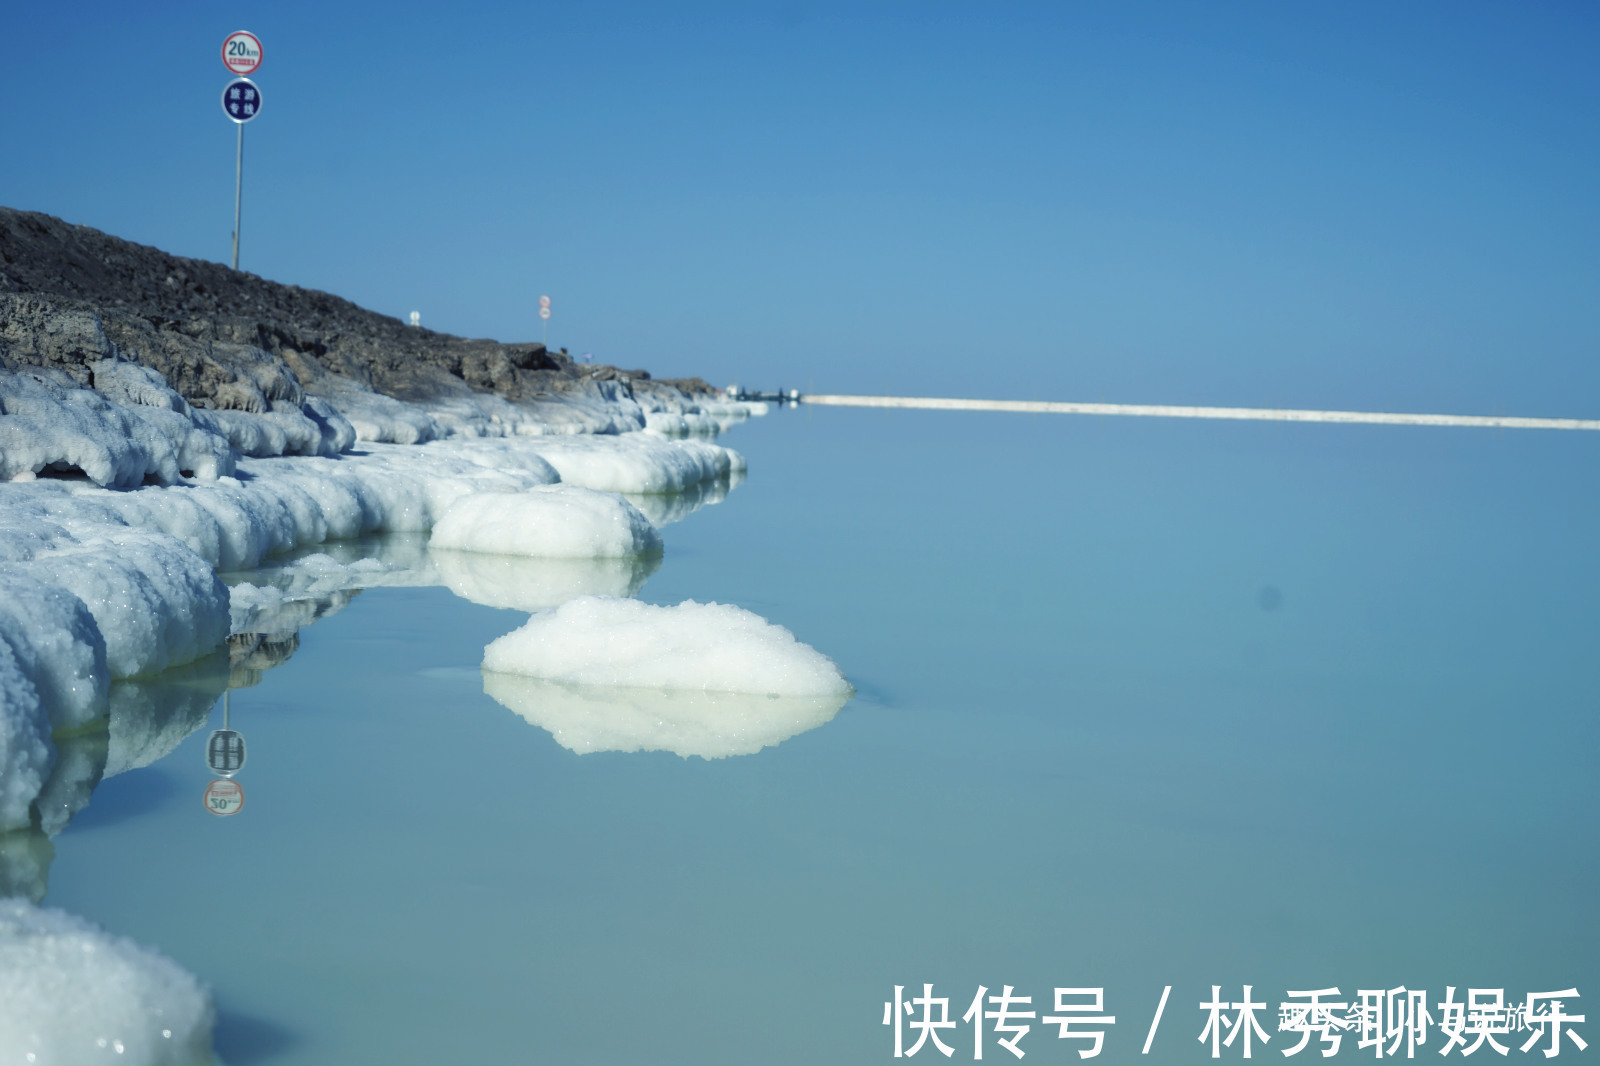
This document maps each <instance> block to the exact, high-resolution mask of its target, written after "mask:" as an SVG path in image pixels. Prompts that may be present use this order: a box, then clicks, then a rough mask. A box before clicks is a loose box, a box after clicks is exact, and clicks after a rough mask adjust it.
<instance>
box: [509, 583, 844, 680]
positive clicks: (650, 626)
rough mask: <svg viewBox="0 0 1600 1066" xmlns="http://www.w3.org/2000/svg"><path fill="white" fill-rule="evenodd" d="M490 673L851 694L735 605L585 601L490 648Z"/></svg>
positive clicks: (828, 667) (802, 650)
mask: <svg viewBox="0 0 1600 1066" xmlns="http://www.w3.org/2000/svg"><path fill="white" fill-rule="evenodd" d="M483 668H484V669H485V670H490V671H494V672H496V673H510V674H521V675H524V676H526V677H537V678H542V679H543V680H546V681H557V682H562V683H564V684H571V685H605V686H613V687H627V688H650V689H658V690H659V689H674V690H681V691H687V692H745V693H753V694H755V695H758V696H766V695H769V694H770V695H777V696H840V695H843V696H848V695H850V693H851V692H852V691H853V690H852V689H851V687H850V683H849V682H848V681H846V680H845V679H844V675H843V674H841V673H840V672H839V668H838V667H837V666H835V665H834V663H833V660H832V659H829V658H828V657H827V656H826V655H823V654H822V653H821V652H819V651H817V650H816V649H815V648H812V647H810V646H809V645H806V644H802V643H800V642H799V641H798V640H796V639H795V637H794V634H793V633H790V632H789V631H788V630H787V629H784V628H783V627H782V626H777V625H773V624H772V623H771V622H768V621H767V620H766V619H764V618H762V617H761V616H760V615H757V614H752V613H751V612H750V611H746V610H744V609H743V608H740V607H734V606H733V605H731V604H719V603H696V602H694V601H693V600H688V601H686V602H684V603H680V604H678V605H677V606H675V607H658V606H655V605H654V604H648V603H641V602H639V601H638V600H614V599H607V598H605V597H597V596H584V597H581V598H579V599H576V600H573V601H572V602H570V603H567V604H564V605H563V606H561V607H559V608H557V609H556V610H554V611H546V612H542V613H540V614H536V615H534V616H533V617H532V618H530V619H529V620H528V622H527V624H526V625H524V626H523V627H522V628H521V629H518V630H516V631H515V632H512V633H508V634H506V635H505V636H503V637H501V638H500V639H499V640H496V641H494V642H493V643H491V644H490V645H489V646H488V647H487V648H485V649H484V655H483Z"/></svg>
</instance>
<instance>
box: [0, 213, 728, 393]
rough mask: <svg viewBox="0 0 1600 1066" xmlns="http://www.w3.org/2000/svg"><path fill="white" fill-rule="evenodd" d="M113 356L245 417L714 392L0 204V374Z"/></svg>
mask: <svg viewBox="0 0 1600 1066" xmlns="http://www.w3.org/2000/svg"><path fill="white" fill-rule="evenodd" d="M118 358H120V359H123V360H132V361H134V362H137V363H140V364H142V365H144V366H147V367H149V368H151V369H153V370H155V371H157V372H159V373H160V374H161V375H162V376H163V377H164V378H165V379H166V381H167V382H168V384H169V385H170V386H171V387H172V388H173V389H174V390H175V391H176V392H177V393H178V394H179V395H181V396H182V397H183V398H184V399H185V400H186V401H188V402H189V403H190V404H192V405H193V406H194V407H196V408H201V409H211V410H219V411H229V410H232V411H241V412H247V413H250V414H258V415H259V414H264V413H267V412H270V411H272V410H274V409H275V405H279V406H285V407H287V406H291V405H292V406H296V407H298V406H300V405H302V404H303V403H304V402H305V399H306V397H307V395H308V394H309V395H312V396H321V397H324V398H326V399H329V400H335V401H342V402H344V403H348V402H349V400H350V398H351V397H352V396H353V395H358V394H360V393H376V394H378V395H381V396H387V397H391V398H393V399H397V400H401V401H405V402H407V403H416V404H424V405H436V404H441V403H443V404H447V405H448V404H451V403H454V404H457V405H459V404H461V403H463V402H464V403H467V404H472V403H474V402H475V397H482V396H492V397H497V398H499V399H500V400H504V401H507V402H509V403H513V404H523V403H536V402H539V401H549V400H553V399H561V398H572V397H580V398H581V397H590V398H593V399H595V400H608V399H615V398H616V397H618V396H619V395H620V396H626V397H629V398H636V399H639V400H641V401H642V402H644V403H645V406H646V408H647V409H649V408H650V407H651V406H655V407H658V408H660V406H661V404H662V403H665V404H667V405H668V407H670V406H672V405H681V404H682V403H683V402H685V401H688V402H693V401H694V400H696V399H699V398H709V397H711V396H713V395H714V394H715V393H716V390H715V389H713V388H712V387H711V386H709V385H707V384H706V383H705V382H704V381H701V380H700V379H698V378H694V379H688V380H681V381H654V380H652V379H651V377H650V375H649V374H648V373H647V372H645V371H642V370H631V371H626V370H619V369H617V368H615V367H609V366H601V367H580V366H577V365H575V364H574V362H573V360H572V359H570V358H569V357H568V356H567V355H566V353H565V352H552V351H549V350H547V349H546V348H545V346H544V345H542V344H538V343H526V344H502V343H499V342H497V341H492V340H468V339H465V338H461V337H455V336H451V335H449V334H445V333H438V332H435V331H433V330H429V329H424V328H420V327H414V326H410V325H407V324H405V323H402V322H401V321H400V320H399V319H396V318H391V317H389V316H387V315H381V314H378V313H376V312H373V311H368V310H366V309H365V308H362V307H358V306H356V305H355V304H353V303H351V302H350V301H348V300H345V299H342V298H340V297H338V296H333V295H330V294H329V293H325V292H318V291H315V290H311V289H303V288H300V287H299V286H295V285H284V284H280V283H278V282H274V281H268V280H266V279H264V278H261V277H258V276H256V275H254V274H250V273H247V272H244V271H235V270H231V269H229V268H228V267H226V266H224V265H222V264H220V263H211V262H206V261H204V260H199V259H185V258H182V257H180V256H175V255H170V254H168V253H166V252H163V251H161V250H159V249H157V248H151V247H148V246H145V245H140V244H135V243H133V242H131V241H125V240H121V239H119V238H117V237H113V236H110V235H109V234H106V233H102V232H100V231H99V230H95V229H92V228H90V227H88V226H78V225H72V224H70V223H67V222H64V221H62V220H61V219H58V218H54V217H52V216H49V215H44V214H40V213H37V212H32V211H18V210H15V209H12V208H5V207H0V369H5V370H11V371H16V370H19V369H21V368H23V367H29V366H32V367H42V368H53V369H55V370H59V371H61V372H63V373H65V374H66V375H67V376H68V377H70V378H71V379H72V380H73V381H75V382H77V383H78V384H79V385H82V386H90V387H92V386H93V384H94V382H93V380H92V378H93V372H92V370H91V369H90V368H91V367H92V366H93V365H94V364H96V363H98V362H101V361H103V360H106V359H118ZM652 399H654V400H655V401H656V403H655V404H651V403H650V401H651V400H652Z"/></svg>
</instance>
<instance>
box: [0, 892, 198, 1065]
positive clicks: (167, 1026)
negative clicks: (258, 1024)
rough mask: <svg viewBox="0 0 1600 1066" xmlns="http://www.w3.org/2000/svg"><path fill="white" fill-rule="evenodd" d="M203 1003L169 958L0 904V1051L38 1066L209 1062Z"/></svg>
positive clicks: (19, 903) (51, 915)
mask: <svg viewBox="0 0 1600 1066" xmlns="http://www.w3.org/2000/svg"><path fill="white" fill-rule="evenodd" d="M214 1016H215V1013H214V1010H213V1008H212V1005H211V998H210V996H209V995H208V994H207V993H206V991H205V990H204V989H203V988H201V987H200V984H199V982H197V981H196V980H195V979H194V978H193V977H191V976H190V975H189V974H188V973H186V972H185V971H184V970H183V969H182V968H181V967H179V966H178V965H177V964H176V963H174V962H173V961H172V960H170V959H168V958H166V957H165V956H163V955H160V954H157V953H156V952H154V951H151V950H150V949H149V948H143V947H140V946H139V945H137V944H135V943H134V942H133V941H131V940H128V939H126V938H124V937H119V936H113V935H111V934H109V933H107V932H105V931H104V930H102V929H99V928H97V927H96V926H94V925H92V924H90V923H89V922H86V921H84V920H83V919H81V918H76V917H74V916H72V915H70V914H66V913H65V912H63V911H59V910H52V909H46V908H40V907H35V906H34V905H32V904H31V903H27V902H25V901H23V900H20V899H11V900H4V901H0V1052H3V1053H4V1056H5V1058H4V1061H5V1062H7V1063H11V1062H15V1063H37V1064H38V1066H84V1064H91V1063H112V1062H115V1063H118V1064H119V1066H121V1064H127V1066H201V1064H205V1063H210V1062H212V1061H213V1060H212V1055H211V1030H212V1026H213V1024H214V1020H213V1019H214Z"/></svg>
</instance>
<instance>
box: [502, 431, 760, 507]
mask: <svg viewBox="0 0 1600 1066" xmlns="http://www.w3.org/2000/svg"><path fill="white" fill-rule="evenodd" d="M532 447H533V449H534V450H535V451H537V452H538V453H539V455H540V456H542V457H543V458H544V459H545V460H546V461H548V462H549V463H550V465H551V466H553V467H555V468H556V470H557V471H558V472H559V473H560V474H561V480H562V481H564V482H566V483H567V484H569V485H582V486H583V487H584V488H589V489H599V490H601V491H602V492H629V493H635V492H637V493H655V492H682V491H683V490H684V489H686V488H688V487H689V486H691V485H698V484H700V483H701V482H704V481H710V480H713V479H715V478H725V477H728V476H730V475H731V474H734V473H743V472H744V469H745V461H744V456H742V455H740V454H739V453H738V452H736V451H734V450H733V449H731V448H724V447H721V446H720V445H716V444H709V443H707V442H706V441H701V440H666V439H663V438H662V437H659V436H656V435H654V434H644V433H640V434H632V435H629V436H626V437H616V438H611V437H550V438H544V439H541V440H537V441H534V442H532Z"/></svg>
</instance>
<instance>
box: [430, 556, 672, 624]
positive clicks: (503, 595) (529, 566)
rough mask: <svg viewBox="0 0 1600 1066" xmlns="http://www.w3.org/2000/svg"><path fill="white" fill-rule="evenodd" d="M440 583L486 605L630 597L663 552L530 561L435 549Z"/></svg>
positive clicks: (522, 607) (520, 606) (534, 605)
mask: <svg viewBox="0 0 1600 1066" xmlns="http://www.w3.org/2000/svg"><path fill="white" fill-rule="evenodd" d="M428 555H429V561H430V563H431V564H432V566H433V574H434V576H436V577H437V579H438V580H437V582H429V583H430V584H434V583H437V584H441V585H444V586H446V587H448V588H449V589H450V591H451V592H454V593H455V594H456V595H457V596H460V597H461V598H462V599H465V600H471V601H472V602H473V603H480V604H483V605H484V606H486V607H507V608H511V609H514V610H518V611H529V612H532V611H542V610H545V609H546V608H549V607H559V606H561V605H562V604H563V603H566V602H567V601H568V600H575V599H577V598H578V597H579V596H615V597H618V598H628V597H632V596H635V595H637V594H638V592H639V590H640V589H641V588H643V587H644V583H645V581H646V580H647V579H648V578H649V577H650V575H651V574H653V573H655V572H656V570H657V569H658V568H659V567H660V566H661V556H659V555H650V556H633V557H631V558H620V559H529V558H526V557H524V556H518V555H485V554H482V553H479V552H460V551H450V550H448V549H442V548H435V549H432V550H431V551H430V552H429V553H428Z"/></svg>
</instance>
